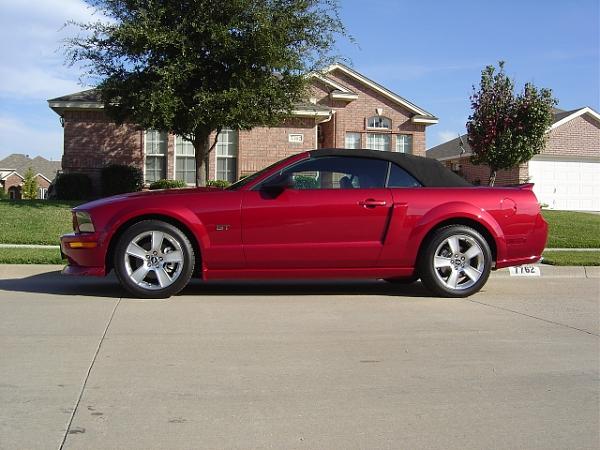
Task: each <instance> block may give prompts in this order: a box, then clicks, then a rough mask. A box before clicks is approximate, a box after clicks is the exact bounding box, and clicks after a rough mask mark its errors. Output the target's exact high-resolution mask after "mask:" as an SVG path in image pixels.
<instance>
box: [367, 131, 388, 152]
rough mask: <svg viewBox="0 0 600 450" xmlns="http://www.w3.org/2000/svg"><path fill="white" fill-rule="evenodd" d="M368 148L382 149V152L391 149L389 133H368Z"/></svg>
mask: <svg viewBox="0 0 600 450" xmlns="http://www.w3.org/2000/svg"><path fill="white" fill-rule="evenodd" d="M367 148H368V149H371V150H380V151H382V152H389V151H390V135H389V134H375V133H369V134H367Z"/></svg>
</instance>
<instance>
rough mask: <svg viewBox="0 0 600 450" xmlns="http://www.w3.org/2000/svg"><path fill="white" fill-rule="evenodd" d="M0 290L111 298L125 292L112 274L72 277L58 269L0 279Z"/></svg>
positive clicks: (120, 295)
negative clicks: (103, 276) (101, 276)
mask: <svg viewBox="0 0 600 450" xmlns="http://www.w3.org/2000/svg"><path fill="white" fill-rule="evenodd" d="M0 291H12V292H30V293H34V294H53V295H73V296H84V297H111V298H115V297H116V298H119V297H123V295H124V294H125V290H124V289H123V288H122V287H121V286H120V285H119V282H118V281H117V278H116V277H115V276H114V275H112V274H111V275H109V276H108V277H106V278H99V277H72V276H65V275H61V273H60V271H52V272H45V273H40V274H36V275H31V276H28V277H23V278H8V279H0Z"/></svg>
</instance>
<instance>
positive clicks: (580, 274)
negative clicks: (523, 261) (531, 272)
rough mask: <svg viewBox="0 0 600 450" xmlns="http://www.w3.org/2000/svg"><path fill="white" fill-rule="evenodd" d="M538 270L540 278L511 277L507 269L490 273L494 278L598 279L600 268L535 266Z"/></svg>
mask: <svg viewBox="0 0 600 450" xmlns="http://www.w3.org/2000/svg"><path fill="white" fill-rule="evenodd" d="M535 267H537V268H538V269H539V270H540V273H541V276H540V277H519V276H514V277H512V276H511V274H510V272H509V269H498V270H496V271H493V272H492V273H491V276H492V277H494V278H508V277H512V278H534V279H535V278H593V279H597V278H600V266H551V265H546V264H535Z"/></svg>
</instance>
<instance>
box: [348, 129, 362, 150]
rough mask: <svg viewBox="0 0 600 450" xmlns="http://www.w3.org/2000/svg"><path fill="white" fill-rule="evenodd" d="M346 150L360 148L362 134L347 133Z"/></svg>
mask: <svg viewBox="0 0 600 450" xmlns="http://www.w3.org/2000/svg"><path fill="white" fill-rule="evenodd" d="M345 147H346V148H353V149H357V148H360V133H346V145H345Z"/></svg>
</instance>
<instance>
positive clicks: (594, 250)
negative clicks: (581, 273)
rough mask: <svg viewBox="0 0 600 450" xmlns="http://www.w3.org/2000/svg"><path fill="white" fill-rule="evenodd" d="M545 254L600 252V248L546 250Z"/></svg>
mask: <svg viewBox="0 0 600 450" xmlns="http://www.w3.org/2000/svg"><path fill="white" fill-rule="evenodd" d="M544 252H600V248H545V249H544Z"/></svg>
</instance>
